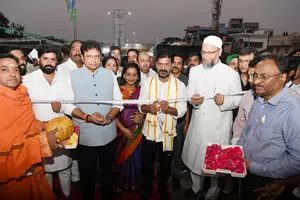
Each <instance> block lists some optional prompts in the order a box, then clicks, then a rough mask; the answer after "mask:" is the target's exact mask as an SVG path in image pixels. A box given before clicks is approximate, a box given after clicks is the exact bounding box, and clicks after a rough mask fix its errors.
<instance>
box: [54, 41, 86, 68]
mask: <svg viewBox="0 0 300 200" xmlns="http://www.w3.org/2000/svg"><path fill="white" fill-rule="evenodd" d="M81 45H82V42H81V41H79V40H74V41H72V42H71V44H70V46H71V50H70V55H69V56H70V58H69V59H68V60H67V61H66V62H64V63H62V64H60V65H58V66H57V71H59V72H63V73H69V72H70V71H73V70H76V69H78V68H80V67H82V65H83V62H82V59H81V51H80V48H81Z"/></svg>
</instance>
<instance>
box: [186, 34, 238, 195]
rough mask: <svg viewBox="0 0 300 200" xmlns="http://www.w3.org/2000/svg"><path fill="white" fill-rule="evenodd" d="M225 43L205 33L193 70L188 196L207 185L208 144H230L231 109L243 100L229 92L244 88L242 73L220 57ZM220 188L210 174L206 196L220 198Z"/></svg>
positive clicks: (187, 157)
mask: <svg viewBox="0 0 300 200" xmlns="http://www.w3.org/2000/svg"><path fill="white" fill-rule="evenodd" d="M222 43H223V42H222V40H221V39H220V38H219V37H217V36H208V37H206V38H205V39H204V41H203V44H202V51H201V54H202V64H201V65H199V66H196V67H193V68H192V69H191V71H190V76H189V84H188V92H189V94H188V96H189V97H192V99H191V103H192V105H193V107H194V108H193V113H192V118H191V122H190V126H189V129H188V133H187V136H186V139H185V142H184V147H183V153H182V160H183V162H184V163H185V165H186V166H187V167H188V168H189V169H190V170H191V178H192V183H193V184H192V188H190V189H188V190H187V191H185V197H186V198H187V199H189V198H192V197H194V196H195V195H196V194H197V193H198V192H200V191H202V190H203V189H204V177H203V174H202V173H203V172H202V167H203V166H202V165H203V162H204V157H205V151H206V147H207V144H208V143H218V144H224V145H227V144H229V142H230V134H231V127H232V110H233V109H235V108H237V107H238V105H239V103H240V100H241V97H240V96H228V95H230V94H236V93H239V92H241V84H240V78H239V74H238V73H237V72H236V71H234V70H233V69H232V68H230V67H229V66H227V65H225V64H223V63H221V61H220V59H219V57H220V56H221V54H222ZM205 98H208V99H205ZM219 191H220V189H219V187H218V179H217V177H211V179H210V188H209V190H208V192H207V193H206V195H205V198H206V199H217V197H218V194H219Z"/></svg>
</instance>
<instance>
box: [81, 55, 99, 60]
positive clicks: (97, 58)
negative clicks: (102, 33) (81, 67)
mask: <svg viewBox="0 0 300 200" xmlns="http://www.w3.org/2000/svg"><path fill="white" fill-rule="evenodd" d="M84 58H85V59H87V60H94V59H95V60H100V58H101V56H100V55H96V56H92V55H87V56H84Z"/></svg>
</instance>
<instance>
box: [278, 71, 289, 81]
mask: <svg viewBox="0 0 300 200" xmlns="http://www.w3.org/2000/svg"><path fill="white" fill-rule="evenodd" d="M287 78H288V74H287V73H283V74H281V76H280V77H279V80H280V81H281V82H282V83H283V84H285V82H286V80H287Z"/></svg>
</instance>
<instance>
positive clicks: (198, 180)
mask: <svg viewBox="0 0 300 200" xmlns="http://www.w3.org/2000/svg"><path fill="white" fill-rule="evenodd" d="M190 174H191V178H192V189H193V191H194V192H195V193H197V192H199V191H201V190H203V188H204V178H205V177H204V176H200V175H199V174H195V173H193V172H191V173H190ZM210 188H218V178H217V177H210Z"/></svg>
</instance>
